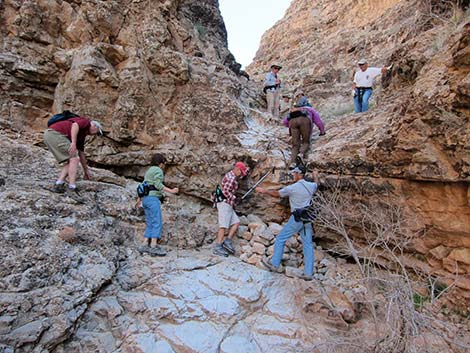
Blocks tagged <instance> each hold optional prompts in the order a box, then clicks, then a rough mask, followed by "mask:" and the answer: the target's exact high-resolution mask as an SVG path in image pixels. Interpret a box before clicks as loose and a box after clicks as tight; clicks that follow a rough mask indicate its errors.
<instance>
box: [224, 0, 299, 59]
mask: <svg viewBox="0 0 470 353" xmlns="http://www.w3.org/2000/svg"><path fill="white" fill-rule="evenodd" d="M290 3H291V0H219V6H220V12H221V13H222V16H223V18H224V22H225V27H226V28H227V33H228V48H229V50H230V52H231V53H232V54H233V55H234V56H235V59H236V60H237V62H239V63H240V64H241V65H242V68H245V67H246V66H248V65H249V64H250V63H251V62H252V61H253V58H254V57H255V54H256V51H257V50H258V48H259V44H260V41H261V36H262V35H263V33H264V32H266V31H267V30H268V29H269V28H271V27H272V26H273V25H274V24H275V23H276V22H277V21H279V20H280V19H281V18H282V17H283V16H284V13H285V12H286V10H287V8H288V7H289V5H290Z"/></svg>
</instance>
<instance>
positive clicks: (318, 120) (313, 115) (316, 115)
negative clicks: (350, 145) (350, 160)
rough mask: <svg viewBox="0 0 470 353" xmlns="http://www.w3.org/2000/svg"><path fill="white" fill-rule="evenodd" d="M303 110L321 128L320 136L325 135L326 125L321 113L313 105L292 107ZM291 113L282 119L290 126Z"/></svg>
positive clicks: (294, 109) (284, 123) (286, 125)
mask: <svg viewBox="0 0 470 353" xmlns="http://www.w3.org/2000/svg"><path fill="white" fill-rule="evenodd" d="M298 110H300V111H302V112H304V113H306V114H307V115H308V117H309V118H310V120H311V121H312V123H314V124H315V125H316V126H317V127H318V128H319V129H320V136H323V135H325V125H324V124H323V121H322V120H321V118H320V114H319V113H318V112H317V111H316V110H315V109H313V108H312V107H299V108H292V109H291V111H298ZM288 117H289V115H286V116H285V117H284V119H282V124H283V125H284V126H285V127H289V120H288Z"/></svg>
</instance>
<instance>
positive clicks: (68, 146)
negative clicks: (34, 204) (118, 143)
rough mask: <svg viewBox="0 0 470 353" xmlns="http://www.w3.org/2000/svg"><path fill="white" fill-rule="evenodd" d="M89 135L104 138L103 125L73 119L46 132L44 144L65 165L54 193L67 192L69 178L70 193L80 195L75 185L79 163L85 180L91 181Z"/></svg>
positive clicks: (81, 118)
mask: <svg viewBox="0 0 470 353" xmlns="http://www.w3.org/2000/svg"><path fill="white" fill-rule="evenodd" d="M87 135H98V136H103V130H102V129H101V124H100V123H99V122H97V121H95V120H93V121H92V120H90V119H87V118H83V117H73V118H69V119H67V120H61V121H58V122H56V123H53V124H52V125H50V126H49V128H48V129H47V130H46V131H45V132H44V142H45V144H46V145H47V147H48V148H49V150H50V151H51V152H52V154H53V155H54V157H55V159H56V160H57V162H59V164H62V163H65V164H64V166H63V167H62V171H61V172H60V175H59V179H57V181H56V182H55V184H54V188H53V190H52V191H54V192H57V193H63V192H65V191H66V188H65V179H66V178H67V177H68V183H69V184H68V191H69V192H73V193H75V194H78V190H77V186H76V184H75V183H76V179H77V170H78V163H79V162H80V163H81V164H82V167H83V172H84V174H85V179H87V180H89V179H90V172H89V170H88V165H87V162H86V157H85V152H84V150H85V138H86V136H87Z"/></svg>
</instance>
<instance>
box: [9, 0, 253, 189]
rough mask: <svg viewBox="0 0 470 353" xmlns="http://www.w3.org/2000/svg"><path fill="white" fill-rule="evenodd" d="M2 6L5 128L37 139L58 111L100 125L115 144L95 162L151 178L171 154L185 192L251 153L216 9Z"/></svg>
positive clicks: (187, 5) (99, 145) (199, 5)
mask: <svg viewBox="0 0 470 353" xmlns="http://www.w3.org/2000/svg"><path fill="white" fill-rule="evenodd" d="M0 10H1V11H0V13H1V15H0V25H1V28H2V31H1V34H0V43H1V53H0V58H1V59H0V85H1V89H2V95H1V97H0V116H1V126H2V127H3V128H7V129H12V130H14V131H17V132H19V133H33V137H32V138H31V139H32V141H33V142H39V141H40V139H41V137H40V135H39V134H36V135H34V133H35V132H41V131H42V130H43V129H44V126H45V121H47V119H46V118H47V117H49V116H50V114H51V112H59V111H62V110H64V109H69V110H71V111H74V112H77V113H79V114H81V115H84V116H90V117H93V118H96V119H98V120H101V121H102V123H103V125H104V130H105V132H106V138H105V139H104V140H99V141H98V140H95V141H93V143H92V146H91V147H88V151H89V152H90V154H91V160H92V162H94V163H95V165H100V166H105V167H107V168H110V169H113V170H116V171H118V172H119V173H120V174H122V175H126V176H130V177H137V176H142V171H141V170H140V169H139V166H141V167H143V166H146V165H147V164H148V162H149V158H148V156H149V155H148V154H146V153H145V151H151V150H159V151H164V152H165V153H166V154H167V155H168V157H169V160H170V161H171V163H172V164H173V165H179V167H180V169H179V173H180V174H181V173H182V174H181V175H180V177H179V178H178V177H175V180H176V179H177V180H176V181H179V180H183V179H185V181H186V182H187V184H188V185H186V188H187V190H188V193H191V191H190V190H191V189H193V190H200V189H201V185H203V184H204V181H205V180H206V179H207V178H208V173H205V172H203V173H201V171H204V170H208V169H209V168H215V169H212V172H211V174H217V177H218V174H220V173H222V172H223V171H224V169H226V168H227V167H228V166H229V165H230V163H232V162H233V160H234V159H235V158H239V157H241V156H242V155H243V154H244V151H243V150H240V149H238V147H239V144H238V142H237V139H236V137H235V133H237V132H238V131H241V130H243V129H244V127H245V126H244V124H243V118H244V115H245V113H244V111H243V110H242V109H241V108H240V107H239V100H240V98H241V96H246V95H247V94H246V93H244V91H243V87H244V86H245V85H246V81H247V80H246V78H244V77H242V76H239V68H240V65H239V64H237V63H236V62H235V60H234V58H233V56H232V54H231V53H230V52H229V51H228V49H227V35H226V30H225V25H224V23H223V20H222V17H221V15H220V11H219V9H218V2H217V1H215V0H209V1H207V0H206V1H181V0H177V1H172V0H170V1H139V2H136V1H120V0H119V1H2V2H0ZM246 91H247V92H248V90H246ZM248 100H250V99H249V98H248ZM31 139H29V140H30V141H31ZM229 145H230V146H233V147H232V148H230V149H227V146H229ZM224 163H225V164H224ZM170 174H171V172H170ZM183 174H184V176H183ZM191 176H192V177H191ZM169 177H170V178H172V176H169ZM193 177H194V178H193ZM182 178H183V179H182ZM196 194H197V192H196ZM202 194H203V192H200V195H202Z"/></svg>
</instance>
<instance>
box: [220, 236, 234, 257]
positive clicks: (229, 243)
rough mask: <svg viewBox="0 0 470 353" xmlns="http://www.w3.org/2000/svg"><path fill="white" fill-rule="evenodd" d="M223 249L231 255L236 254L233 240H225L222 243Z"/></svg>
mask: <svg viewBox="0 0 470 353" xmlns="http://www.w3.org/2000/svg"><path fill="white" fill-rule="evenodd" d="M222 247H223V248H224V250H226V251H227V252H228V253H230V254H232V255H233V254H235V247H234V246H233V242H232V240H231V239H225V240H224V242H223V243H222Z"/></svg>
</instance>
